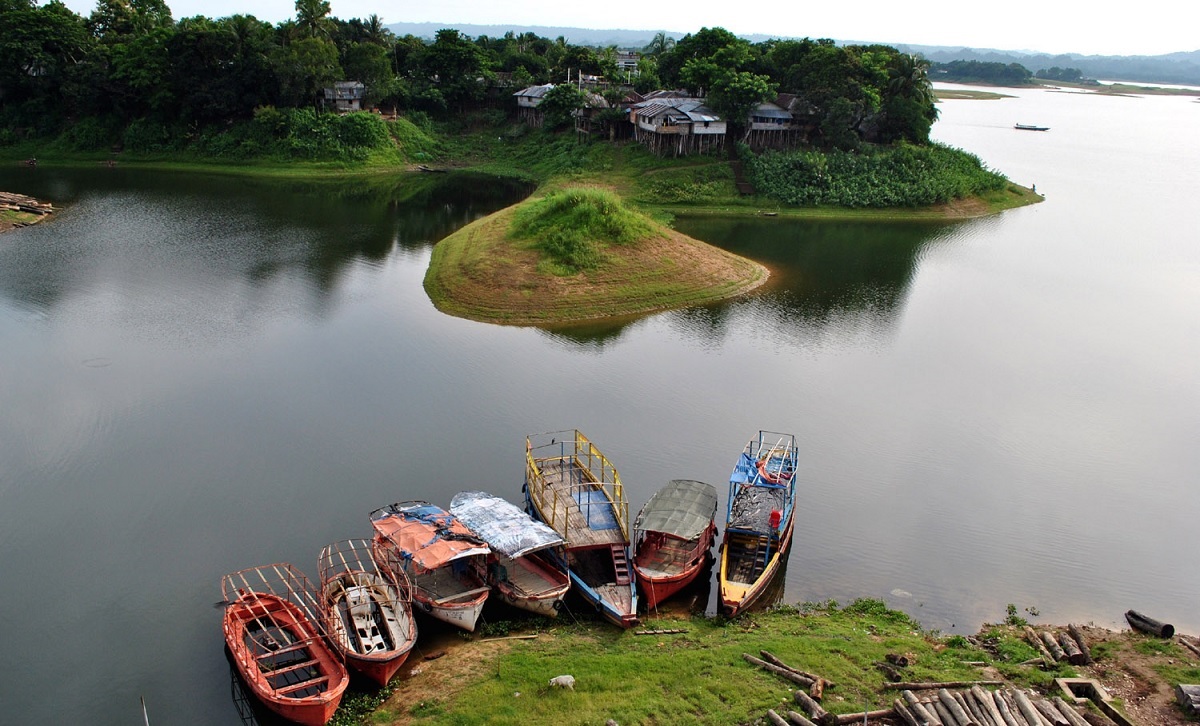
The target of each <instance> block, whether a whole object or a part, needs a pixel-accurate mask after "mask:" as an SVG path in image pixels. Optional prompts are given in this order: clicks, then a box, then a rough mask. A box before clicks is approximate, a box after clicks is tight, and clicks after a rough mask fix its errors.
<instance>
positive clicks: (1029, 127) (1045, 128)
mask: <svg viewBox="0 0 1200 726" xmlns="http://www.w3.org/2000/svg"><path fill="white" fill-rule="evenodd" d="M1013 128H1015V129H1017V130H1018V131H1049V130H1050V127H1049V126H1038V125H1037V124H1015V125H1013Z"/></svg>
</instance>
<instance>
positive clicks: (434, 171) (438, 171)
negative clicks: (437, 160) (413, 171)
mask: <svg viewBox="0 0 1200 726" xmlns="http://www.w3.org/2000/svg"><path fill="white" fill-rule="evenodd" d="M417 169H419V170H420V171H425V172H429V173H430V174H445V173H446V170H445V169H434V168H433V167H432V166H426V165H424V164H417Z"/></svg>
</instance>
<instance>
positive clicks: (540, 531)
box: [450, 492, 566, 559]
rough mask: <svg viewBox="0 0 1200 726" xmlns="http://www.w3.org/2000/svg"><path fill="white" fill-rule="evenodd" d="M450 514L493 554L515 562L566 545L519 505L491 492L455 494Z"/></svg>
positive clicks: (552, 531) (551, 530)
mask: <svg viewBox="0 0 1200 726" xmlns="http://www.w3.org/2000/svg"><path fill="white" fill-rule="evenodd" d="M450 512H451V513H452V514H453V515H454V516H455V517H458V518H459V519H460V520H462V522H463V524H465V525H467V526H468V527H470V528H471V531H473V532H474V533H475V534H477V535H479V538H480V539H482V540H483V541H485V542H487V543H488V545H489V546H490V547H491V548H492V549H493V550H495V551H496V552H499V553H500V554H502V555H504V556H505V557H511V558H512V559H516V558H518V557H523V556H525V555H527V554H530V553H532V552H537V551H538V550H543V549H546V548H547V547H556V546H560V545H565V544H566V542H565V541H563V538H562V537H560V536H559V534H558V532H555V531H554V530H553V529H550V527H548V526H546V525H545V524H542V523H541V522H538V521H536V520H535V519H533V517H530V516H529V515H528V514H526V513H525V512H523V511H521V510H520V509H519V508H518V507H517V506H516V505H515V504H513V503H511V502H509V501H507V500H505V499H501V498H500V497H497V496H493V495H491V494H488V493H487V492H459V493H458V494H455V495H454V499H452V500H450Z"/></svg>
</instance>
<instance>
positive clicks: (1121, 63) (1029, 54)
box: [387, 23, 1200, 85]
mask: <svg viewBox="0 0 1200 726" xmlns="http://www.w3.org/2000/svg"><path fill="white" fill-rule="evenodd" d="M387 27H388V28H389V29H390V30H391V31H392V32H393V33H395V34H396V35H415V36H417V37H419V38H430V39H432V38H433V37H434V35H436V34H437V31H439V30H441V29H443V28H454V29H456V30H459V31H462V32H463V33H465V34H466V35H468V36H470V37H472V38H477V37H479V36H481V35H487V36H489V37H499V36H502V35H504V34H505V33H507V32H508V31H510V30H511V31H512V32H514V33H517V34H521V33H534V34H536V35H539V36H541V37H543V38H557V37H559V36H562V37H564V38H566V40H567V42H569V43H573V44H575V45H590V46H599V47H602V48H604V47H608V46H610V45H615V46H617V47H618V48H622V49H633V50H636V49H639V48H644V47H645V46H647V45H649V43H650V40H651V39H652V38H654V35H655V34H656V33H658V32H660V31H658V30H617V29H600V30H593V29H589V28H560V27H551V26H537V25H471V24H465V23H392V24H390V25H388V26H387ZM661 32H665V33H666V34H667V35H668V36H669V37H672V38H675V39H676V40H678V39H679V38H682V37H683V36H685V35H687V33H683V32H679V31H672V30H663V31H661ZM742 37H744V38H745V39H746V40H749V41H750V42H752V43H759V42H762V41H764V40H767V39H769V38H772V37H777V38H789V37H800V36H769V35H761V34H754V35H744V36H742ZM838 42H839V43H843V44H845V43H861V44H867V43H871V42H883V43H884V44H885V45H890V46H892V47H894V48H897V49H898V50H902V51H905V52H907V53H919V54H920V55H923V56H925V57H926V58H928V59H929V60H931V61H936V62H938V63H949V62H950V61H956V60H976V61H986V62H993V63H1006V64H1007V63H1020V64H1021V65H1023V66H1025V67H1026V68H1028V69H1029V70H1030V71H1032V72H1034V73H1036V72H1037V71H1039V70H1041V69H1043V68H1052V67H1054V66H1058V67H1060V68H1065V67H1071V68H1078V69H1079V70H1081V71H1083V74H1084V75H1085V76H1087V77H1089V78H1098V79H1102V80H1106V81H1135V82H1139V83H1178V84H1183V85H1200V50H1195V51H1190V52H1180V53H1168V54H1166V55H1155V56H1100V55H1080V54H1077V53H1065V54H1062V55H1050V54H1048V53H1038V52H1036V51H1027V50H994V49H990V48H983V49H978V48H954V47H951V46H942V45H906V44H903V43H886V42H884V41H863V40H853V41H847V40H839V41H838Z"/></svg>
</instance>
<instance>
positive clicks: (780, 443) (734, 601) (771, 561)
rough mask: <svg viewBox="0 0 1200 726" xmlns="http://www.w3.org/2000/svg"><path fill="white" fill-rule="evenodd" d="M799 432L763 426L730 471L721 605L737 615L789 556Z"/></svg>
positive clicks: (758, 595)
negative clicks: (791, 432)
mask: <svg viewBox="0 0 1200 726" xmlns="http://www.w3.org/2000/svg"><path fill="white" fill-rule="evenodd" d="M795 474H796V438H795V437H794V436H792V435H791V434H779V433H774V432H770V431H759V432H758V438H756V439H751V441H750V443H748V444H746V448H745V449H744V450H743V451H742V453H741V455H740V456H739V457H738V461H737V464H736V465H735V466H734V469H733V474H732V475H731V476H730V477H729V503H728V510H727V512H726V517H725V533H724V536H723V538H722V542H721V571H720V576H719V578H718V583H719V584H720V590H721V594H720V597H721V611H722V612H723V613H724V614H726V615H728V616H730V617H732V616H734V615H737V614H738V613H741V612H743V611H745V610H747V609H748V608H750V607H751V606H753V605H754V604H755V603H756V602H758V601H760V600H761V598H762V596H763V593H764V592H766V590H767V588H768V586H769V585H770V583H771V580H772V578H773V577H774V575H775V574H776V573H777V572H778V571H779V570H780V568H781V564H782V563H783V562H784V561H785V559H786V558H787V555H788V552H789V548H790V547H791V543H792V530H793V526H794V519H795V516H794V515H795V511H794V510H795V504H796V477H795Z"/></svg>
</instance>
